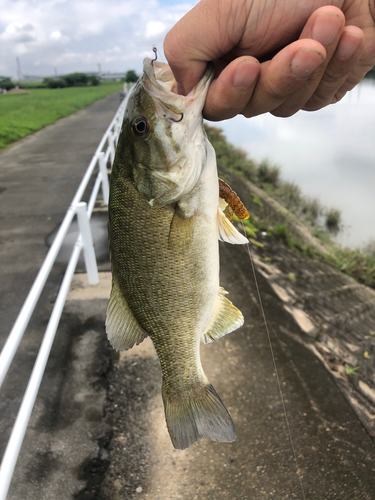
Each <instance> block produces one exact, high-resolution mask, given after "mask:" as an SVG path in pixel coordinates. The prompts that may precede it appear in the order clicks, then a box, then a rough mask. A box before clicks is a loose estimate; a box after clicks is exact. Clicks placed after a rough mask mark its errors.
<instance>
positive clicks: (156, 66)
mask: <svg viewBox="0 0 375 500" xmlns="http://www.w3.org/2000/svg"><path fill="white" fill-rule="evenodd" d="M214 71H215V67H214V64H213V63H211V62H210V63H208V65H207V68H206V71H205V72H204V75H203V76H202V78H201V79H200V81H199V82H198V83H197V85H196V86H195V87H194V88H193V89H192V90H191V91H190V92H189V93H188V94H187V95H186V96H183V95H179V94H176V93H175V92H173V89H174V88H175V87H176V80H175V78H174V76H173V73H172V70H171V68H170V67H169V65H168V64H165V63H162V62H159V61H155V60H152V59H150V58H149V57H146V58H145V59H144V61H143V77H142V83H143V86H144V87H145V89H146V91H147V92H148V93H149V94H150V95H151V97H152V98H153V99H156V100H157V101H158V102H159V103H160V104H162V106H163V107H164V108H166V109H167V110H168V111H169V112H170V113H171V115H170V116H165V115H166V113H161V114H162V116H161V117H163V118H169V119H171V120H172V121H175V122H179V121H181V120H182V118H183V114H184V113H185V112H186V110H187V108H188V107H193V106H194V107H198V106H199V108H200V109H199V112H201V111H202V109H203V106H204V102H205V100H206V95H207V92H208V88H209V86H210V84H211V81H212V79H213V76H214Z"/></svg>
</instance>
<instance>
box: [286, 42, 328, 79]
mask: <svg viewBox="0 0 375 500" xmlns="http://www.w3.org/2000/svg"><path fill="white" fill-rule="evenodd" d="M323 61H324V57H323V55H322V54H321V53H320V52H318V51H317V50H313V49H304V48H302V49H299V50H298V52H297V54H296V55H295V56H294V58H293V60H292V62H291V65H290V70H291V72H292V73H293V75H294V76H295V77H296V78H307V77H308V76H310V75H311V73H312V72H313V71H315V70H316V68H318V67H319V66H320V65H321V64H322V62H323Z"/></svg>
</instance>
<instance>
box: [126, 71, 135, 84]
mask: <svg viewBox="0 0 375 500" xmlns="http://www.w3.org/2000/svg"><path fill="white" fill-rule="evenodd" d="M137 80H138V75H137V73H136V72H135V71H134V69H129V71H127V72H126V73H125V81H126V83H135V82H136V81H137Z"/></svg>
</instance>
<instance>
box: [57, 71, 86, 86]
mask: <svg viewBox="0 0 375 500" xmlns="http://www.w3.org/2000/svg"><path fill="white" fill-rule="evenodd" d="M63 78H64V80H65V81H66V85H67V87H81V86H84V85H87V83H88V81H89V77H88V76H87V75H86V73H70V74H69V75H64V76H63Z"/></svg>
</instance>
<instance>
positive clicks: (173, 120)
mask: <svg viewBox="0 0 375 500" xmlns="http://www.w3.org/2000/svg"><path fill="white" fill-rule="evenodd" d="M183 117H184V113H181V118H180V119H179V120H175V119H174V118H168V120H172V122H175V123H180V121H181V120H182V119H183Z"/></svg>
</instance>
